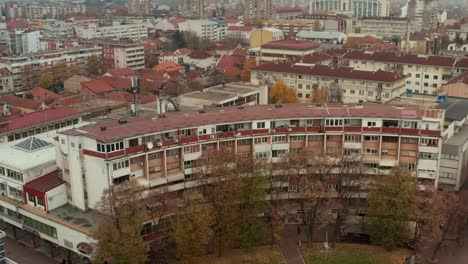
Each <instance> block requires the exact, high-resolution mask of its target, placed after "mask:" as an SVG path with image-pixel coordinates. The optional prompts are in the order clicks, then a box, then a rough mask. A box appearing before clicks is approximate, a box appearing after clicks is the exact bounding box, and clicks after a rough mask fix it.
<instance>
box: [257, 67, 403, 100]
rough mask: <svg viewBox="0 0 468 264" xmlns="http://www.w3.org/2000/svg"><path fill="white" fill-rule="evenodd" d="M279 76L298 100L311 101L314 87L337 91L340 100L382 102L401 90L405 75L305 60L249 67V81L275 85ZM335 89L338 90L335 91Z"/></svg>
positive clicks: (398, 93)
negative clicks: (292, 90)
mask: <svg viewBox="0 0 468 264" xmlns="http://www.w3.org/2000/svg"><path fill="white" fill-rule="evenodd" d="M278 79H281V80H283V81H284V83H285V84H286V85H287V86H289V87H291V88H292V89H294V90H295V92H296V95H297V98H298V100H299V101H300V102H312V101H313V100H314V99H315V98H314V94H316V89H325V90H327V94H332V93H334V94H339V97H341V101H342V102H344V103H357V102H377V103H385V102H388V101H390V100H392V99H393V98H395V97H398V96H400V95H401V94H403V93H404V92H405V89H404V88H405V79H406V78H405V76H403V75H402V74H398V73H394V72H386V71H382V70H377V71H363V70H355V69H353V68H349V67H333V68H332V67H329V66H327V65H314V64H306V63H297V64H294V63H289V62H286V63H281V62H280V63H268V64H263V65H260V66H258V67H256V68H255V69H253V70H252V73H251V82H252V83H253V84H269V85H270V86H271V85H273V84H275V82H276V80H278ZM336 90H338V91H336Z"/></svg>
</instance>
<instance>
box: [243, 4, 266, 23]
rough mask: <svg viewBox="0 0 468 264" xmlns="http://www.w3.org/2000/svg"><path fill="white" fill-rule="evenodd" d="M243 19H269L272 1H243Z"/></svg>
mask: <svg viewBox="0 0 468 264" xmlns="http://www.w3.org/2000/svg"><path fill="white" fill-rule="evenodd" d="M243 5H244V19H271V18H272V15H273V5H272V0H243Z"/></svg>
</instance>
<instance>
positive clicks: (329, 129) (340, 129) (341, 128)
mask: <svg viewBox="0 0 468 264" xmlns="http://www.w3.org/2000/svg"><path fill="white" fill-rule="evenodd" d="M325 131H327V132H328V131H330V132H333V131H337V132H339V131H343V127H325Z"/></svg>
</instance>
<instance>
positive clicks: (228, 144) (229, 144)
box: [219, 140, 234, 148]
mask: <svg viewBox="0 0 468 264" xmlns="http://www.w3.org/2000/svg"><path fill="white" fill-rule="evenodd" d="M219 146H220V147H221V148H225V147H233V146H234V141H232V140H231V141H221V142H219Z"/></svg>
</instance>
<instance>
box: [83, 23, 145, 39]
mask: <svg viewBox="0 0 468 264" xmlns="http://www.w3.org/2000/svg"><path fill="white" fill-rule="evenodd" d="M75 33H76V36H77V37H78V38H83V39H95V38H103V39H116V40H119V39H121V38H129V39H132V40H138V39H142V38H147V37H148V24H146V23H135V24H124V25H113V26H103V27H99V26H97V25H90V26H86V27H84V26H77V27H75Z"/></svg>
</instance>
